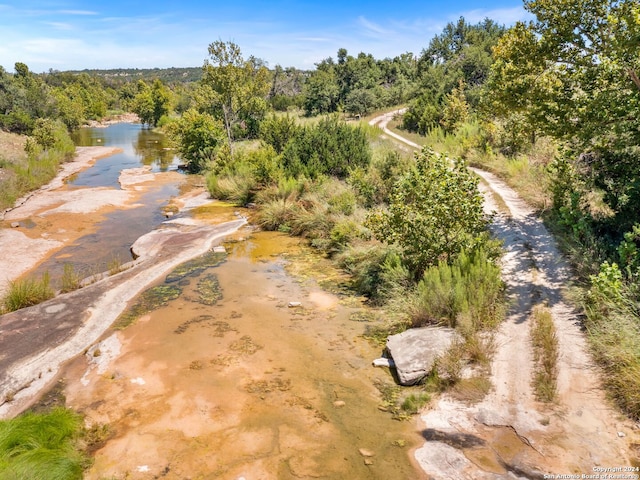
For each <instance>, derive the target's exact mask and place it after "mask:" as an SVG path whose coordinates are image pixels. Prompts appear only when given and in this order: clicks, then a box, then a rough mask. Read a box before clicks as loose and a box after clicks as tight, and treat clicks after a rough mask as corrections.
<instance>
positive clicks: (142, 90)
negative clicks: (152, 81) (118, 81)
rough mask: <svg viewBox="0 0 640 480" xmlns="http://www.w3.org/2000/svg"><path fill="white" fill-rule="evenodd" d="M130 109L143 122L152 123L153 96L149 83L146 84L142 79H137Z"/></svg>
mask: <svg viewBox="0 0 640 480" xmlns="http://www.w3.org/2000/svg"><path fill="white" fill-rule="evenodd" d="M131 110H132V111H133V113H135V114H136V115H138V118H140V121H141V122H142V123H143V124H147V125H153V118H154V105H153V96H152V94H151V89H150V88H149V85H147V84H146V83H145V81H144V80H139V81H138V93H137V94H136V96H135V97H134V98H133V104H132V106H131Z"/></svg>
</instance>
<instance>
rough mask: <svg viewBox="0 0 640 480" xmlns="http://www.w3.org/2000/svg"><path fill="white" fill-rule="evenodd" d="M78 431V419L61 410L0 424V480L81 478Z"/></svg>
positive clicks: (84, 461) (80, 429) (82, 466)
mask: <svg viewBox="0 0 640 480" xmlns="http://www.w3.org/2000/svg"><path fill="white" fill-rule="evenodd" d="M82 432H83V423H82V418H81V417H80V416H79V415H77V414H75V413H73V412H72V411H71V410H67V409H64V408H56V409H54V410H52V411H51V412H49V413H44V414H43V413H26V414H24V415H21V416H19V417H16V418H14V419H11V420H3V421H0V480H13V479H20V480H43V479H60V480H62V479H64V480H74V479H81V478H82V472H83V470H84V469H85V468H86V466H88V459H87V458H86V456H85V455H84V454H83V452H82V449H81V448H80V447H81V437H82Z"/></svg>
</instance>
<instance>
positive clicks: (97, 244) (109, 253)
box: [33, 123, 184, 284]
mask: <svg viewBox="0 0 640 480" xmlns="http://www.w3.org/2000/svg"><path fill="white" fill-rule="evenodd" d="M73 139H74V142H75V143H76V145H77V146H106V147H117V148H119V149H121V152H120V153H116V154H114V155H110V156H108V157H105V158H100V159H98V160H96V162H95V163H94V164H93V165H92V166H91V167H89V168H88V169H86V170H84V171H82V172H80V173H78V174H76V175H73V176H72V177H70V178H68V179H67V180H66V186H65V188H67V189H69V190H73V189H91V188H100V187H102V188H111V189H114V190H120V189H121V185H120V183H119V178H120V175H121V173H122V171H123V170H126V169H134V168H140V167H143V166H147V167H149V168H150V170H151V172H152V173H157V172H170V171H177V165H178V158H177V157H176V156H175V153H174V151H173V150H171V149H169V148H168V143H167V139H166V137H165V136H164V135H162V134H161V133H157V132H154V131H152V130H149V129H145V128H143V127H142V125H140V124H135V123H116V124H113V125H109V126H107V127H103V128H81V129H79V130H78V131H77V132H75V134H74V135H73ZM183 183H184V176H182V175H176V176H175V177H172V178H167V179H165V180H162V181H158V182H157V185H154V186H153V187H151V188H147V189H146V191H145V192H144V193H142V194H141V195H140V198H139V199H138V201H137V202H135V204H134V205H133V206H132V208H126V209H116V210H113V211H110V212H108V213H106V214H104V215H103V216H102V218H101V219H100V220H99V221H98V222H96V223H95V224H94V225H93V228H91V229H90V231H89V232H88V233H87V234H86V235H82V236H81V237H80V238H78V239H77V240H75V241H74V242H73V243H72V244H71V245H68V246H66V247H64V248H62V249H60V250H58V251H57V252H56V254H55V255H53V256H52V257H50V258H48V259H46V260H45V261H44V262H42V263H41V264H40V265H39V266H38V268H37V269H36V270H35V271H34V272H33V273H34V274H35V275H36V276H39V275H40V274H42V273H44V272H48V273H49V275H50V276H51V278H52V280H53V282H54V284H57V282H58V279H59V278H60V277H61V276H62V272H63V269H64V265H65V264H70V265H71V266H72V267H73V268H74V271H76V272H78V273H79V274H80V275H81V276H83V277H86V276H90V275H93V274H94V273H96V272H101V271H105V270H109V269H110V265H114V264H116V265H117V264H122V263H126V262H128V261H130V260H132V255H131V252H130V247H131V245H132V244H133V242H134V241H135V240H136V239H137V238H138V237H140V236H141V235H144V234H145V233H147V232H149V231H151V230H153V229H154V228H155V227H157V226H158V225H159V224H160V223H161V222H162V221H164V220H165V217H164V215H163V213H162V208H163V207H164V206H166V205H167V203H168V201H169V199H170V198H171V197H175V196H176V195H178V194H179V191H180V185H181V184H183ZM62 228H66V229H72V228H74V225H73V224H71V225H64V226H62Z"/></svg>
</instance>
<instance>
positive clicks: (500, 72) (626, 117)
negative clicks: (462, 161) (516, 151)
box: [489, 0, 640, 229]
mask: <svg viewBox="0 0 640 480" xmlns="http://www.w3.org/2000/svg"><path fill="white" fill-rule="evenodd" d="M525 8H526V9H527V10H528V11H530V12H531V13H533V14H534V15H535V16H536V19H537V20H536V21H535V22H531V23H529V24H524V23H518V24H517V25H516V26H515V27H513V28H512V29H511V30H510V31H509V32H508V33H507V34H506V35H505V36H504V37H503V38H502V39H501V41H500V42H499V44H498V46H497V47H496V50H495V53H496V62H495V64H494V66H493V71H492V76H491V79H490V84H489V86H490V88H491V95H490V98H491V99H492V100H493V108H494V112H496V113H499V114H503V115H505V116H507V115H509V114H513V113H517V114H519V115H520V116H522V118H524V119H525V121H526V124H527V126H528V128H529V129H530V130H532V131H533V132H536V131H537V132H542V133H544V134H546V135H549V136H551V137H553V138H556V139H559V140H561V141H563V142H565V144H566V145H567V146H568V147H569V148H570V150H571V151H572V152H573V154H574V158H575V163H576V168H577V171H579V172H581V173H582V175H583V176H584V178H585V179H588V180H590V181H591V182H592V186H595V187H597V188H599V189H601V190H602V191H603V192H604V200H605V202H606V203H607V204H608V205H609V206H610V207H611V208H612V209H613V210H614V211H615V213H616V216H617V220H616V221H620V222H622V223H621V224H620V225H621V228H622V229H624V228H628V227H629V226H630V225H631V224H632V223H633V219H634V218H637V210H638V208H640V189H639V188H638V185H639V184H640V164H639V163H638V155H640V129H639V128H638V118H640V80H639V79H638V75H639V72H640V49H639V48H638V45H640V3H638V1H637V0H527V1H525ZM625 225H626V226H625Z"/></svg>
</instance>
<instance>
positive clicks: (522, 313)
mask: <svg viewBox="0 0 640 480" xmlns="http://www.w3.org/2000/svg"><path fill="white" fill-rule="evenodd" d="M395 113H397V112H391V113H388V114H385V115H382V116H380V117H377V118H375V119H374V120H372V121H371V122H370V123H371V124H377V125H378V126H380V128H382V129H383V131H384V133H385V134H387V135H389V136H390V137H392V138H394V139H396V140H398V141H401V142H403V143H404V144H406V145H409V146H411V147H413V148H420V146H419V145H417V144H415V143H413V142H411V141H409V140H406V139H404V138H402V137H401V136H400V135H397V134H396V133H394V132H391V131H390V130H388V129H387V128H386V125H387V123H388V122H389V121H390V120H391V119H392V118H393V116H394V114H395ZM473 171H474V172H475V173H476V174H477V175H479V176H480V177H481V178H482V179H483V181H484V182H483V184H482V189H483V191H484V193H485V209H486V210H487V211H488V212H490V211H497V210H498V209H497V207H496V206H495V204H494V200H493V195H498V196H499V197H501V199H502V201H503V202H504V205H506V211H505V209H504V208H502V209H501V211H500V213H497V214H496V215H495V217H494V222H493V224H492V226H491V228H492V231H493V233H494V235H495V236H496V237H498V238H500V239H501V240H503V242H504V249H505V254H504V257H503V261H502V270H503V278H504V280H505V282H506V284H507V286H508V295H509V297H510V300H511V305H512V307H511V309H510V311H509V313H508V316H507V319H506V320H505V322H504V323H503V325H502V326H501V328H500V330H499V332H498V334H497V342H496V345H497V349H496V353H495V356H494V358H493V361H492V366H491V381H492V384H493V388H492V390H491V392H490V393H489V395H487V396H486V397H485V399H484V400H483V401H481V402H480V403H478V404H476V405H467V404H465V403H461V402H457V401H454V400H452V399H450V398H448V397H447V396H446V395H445V396H443V397H442V398H441V399H440V400H439V401H438V402H437V405H436V406H435V408H433V409H432V410H430V411H428V412H425V413H424V414H423V415H422V417H421V418H422V421H423V422H424V424H425V430H424V437H425V440H426V442H425V445H424V446H423V447H422V448H420V449H419V450H418V451H417V452H416V459H417V460H418V462H419V463H420V465H421V466H422V468H423V469H424V470H425V471H426V472H427V473H428V474H429V475H432V476H433V477H434V478H437V479H461V478H464V479H482V478H560V477H559V475H576V474H577V475H578V477H575V478H603V477H582V476H581V475H597V474H598V473H599V470H598V469H599V468H623V469H624V468H632V467H633V466H637V465H638V464H639V463H640V459H639V458H638V448H639V447H638V445H640V432H639V429H638V426H637V425H634V424H633V422H631V421H629V420H628V419H627V418H626V417H624V416H623V415H621V414H620V413H619V412H617V411H616V410H615V409H614V408H613V407H612V406H611V404H610V403H609V402H608V401H607V399H606V397H605V394H604V392H603V390H602V388H601V382H600V380H599V375H600V374H601V372H600V371H599V369H598V368H597V367H596V366H595V365H593V363H592V361H591V358H590V356H589V353H588V349H587V345H586V341H585V337H584V334H583V333H582V332H581V326H580V320H579V315H578V312H576V311H575V310H574V309H573V308H572V306H571V305H569V304H568V303H567V302H566V301H565V300H564V298H563V289H564V288H565V286H566V285H567V284H568V282H569V281H570V271H569V268H568V265H567V264H566V262H565V260H564V259H563V258H562V256H561V255H560V253H559V251H558V248H557V246H556V244H555V241H554V239H553V237H552V236H551V234H550V233H549V232H548V231H547V230H546V228H545V227H544V225H543V224H542V222H541V221H540V220H539V219H538V218H537V217H536V215H535V213H534V211H533V210H532V209H531V208H530V207H528V206H527V205H526V204H525V203H524V202H523V201H522V200H521V199H520V198H519V197H518V195H517V194H516V192H514V191H513V190H512V189H511V188H509V187H508V186H507V185H506V184H505V183H504V182H502V181H501V180H500V179H498V178H497V177H496V176H495V175H493V174H491V173H488V172H484V171H482V170H478V169H473ZM541 303H546V304H548V306H549V308H550V309H551V313H552V316H553V320H554V324H555V327H556V330H557V335H558V341H559V349H560V359H559V362H558V369H559V375H558V401H557V403H555V404H551V405H548V404H543V403H540V402H537V401H536V399H535V397H534V394H533V390H532V387H531V382H532V377H533V370H532V353H531V342H530V336H529V335H530V334H529V331H530V324H529V316H530V314H531V310H532V308H533V306H534V305H537V304H541ZM619 473H622V474H625V473H627V474H629V475H631V476H629V477H616V478H639V477H638V476H634V475H639V472H635V471H633V472H631V471H627V472H625V470H621V471H619ZM545 475H547V477H545ZM566 478H574V477H566ZM611 478H613V477H611Z"/></svg>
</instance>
